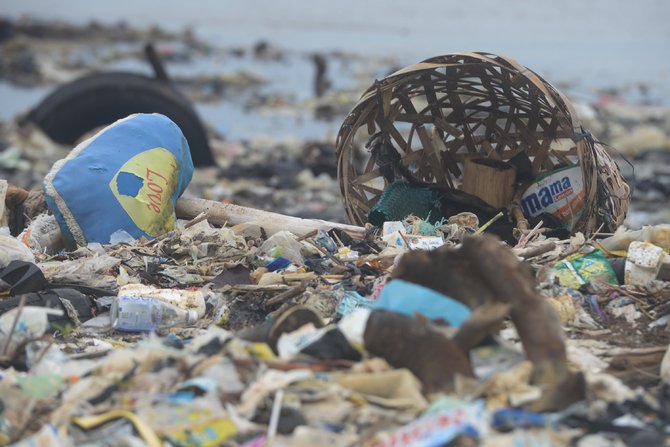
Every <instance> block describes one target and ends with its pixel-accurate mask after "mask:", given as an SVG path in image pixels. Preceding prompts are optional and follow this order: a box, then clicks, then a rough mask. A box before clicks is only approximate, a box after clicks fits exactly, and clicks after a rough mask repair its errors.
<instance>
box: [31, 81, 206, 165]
mask: <svg viewBox="0 0 670 447" xmlns="http://www.w3.org/2000/svg"><path fill="white" fill-rule="evenodd" d="M132 113H161V114H163V115H165V116H167V117H169V118H170V119H171V120H172V121H174V122H175V123H176V124H177V125H178V126H179V128H180V129H181V131H182V132H183V133H184V136H185V137H186V140H187V141H188V144H189V146H190V148H191V157H192V159H193V164H194V165H195V166H211V165H214V164H215V162H214V157H212V153H211V150H210V148H209V143H208V141H207V132H206V130H205V128H204V126H203V124H202V122H201V121H200V118H198V115H197V113H196V112H195V110H194V109H193V107H192V106H191V104H190V102H189V101H188V100H187V99H186V98H185V97H184V96H183V95H182V94H181V93H179V92H178V91H177V90H176V89H175V88H174V87H173V86H172V85H171V84H170V83H168V82H163V81H160V80H157V79H154V78H150V77H148V76H144V75H140V74H136V73H127V72H104V73H94V74H90V75H87V76H84V77H81V78H79V79H76V80H74V81H72V82H70V83H68V84H65V85H63V86H61V87H59V88H58V89H56V90H55V91H53V92H52V93H51V94H50V95H49V96H47V97H46V98H45V99H44V100H43V101H42V102H41V103H40V104H38V105H37V106H36V107H34V108H33V109H32V110H31V111H30V112H29V113H28V115H26V117H25V118H24V121H30V122H33V123H35V124H37V126H39V127H40V128H41V129H42V130H43V131H44V132H45V133H46V134H47V135H48V136H49V137H50V138H51V139H52V140H54V141H56V142H58V143H61V144H70V145H73V144H75V143H76V142H77V140H79V138H81V136H82V135H84V134H86V132H89V131H91V130H93V129H96V128H98V127H100V126H105V125H107V124H111V123H113V122H114V121H116V120H118V119H121V118H125V117H126V116H128V115H130V114H132Z"/></svg>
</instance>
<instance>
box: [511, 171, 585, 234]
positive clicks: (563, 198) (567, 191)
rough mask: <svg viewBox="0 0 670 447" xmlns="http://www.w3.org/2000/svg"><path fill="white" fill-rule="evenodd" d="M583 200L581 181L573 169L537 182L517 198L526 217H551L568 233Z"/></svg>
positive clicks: (581, 211) (539, 179)
mask: <svg viewBox="0 0 670 447" xmlns="http://www.w3.org/2000/svg"><path fill="white" fill-rule="evenodd" d="M584 197H585V193H584V179H583V176H582V171H581V168H580V167H579V166H578V165H576V166H569V167H567V168H563V169H559V170H556V171H553V172H551V173H549V174H547V175H545V176H543V177H540V178H538V179H537V180H536V181H535V183H533V184H532V185H531V186H530V187H529V188H528V189H527V190H526V192H524V193H523V196H521V205H522V206H523V214H524V215H525V216H526V217H533V216H538V215H540V214H542V213H551V214H553V215H554V216H556V217H558V218H559V219H560V220H561V221H562V222H563V223H564V224H565V228H566V229H568V230H572V229H573V227H574V226H575V224H576V223H577V220H578V219H579V217H580V216H581V215H582V213H583V212H584V204H585V200H584Z"/></svg>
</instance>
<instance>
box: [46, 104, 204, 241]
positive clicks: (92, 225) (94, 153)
mask: <svg viewBox="0 0 670 447" xmlns="http://www.w3.org/2000/svg"><path fill="white" fill-rule="evenodd" d="M192 176H193V161H192V160H191V151H190V149H189V147H188V143H187V142H186V138H184V134H183V133H182V132H181V130H180V129H179V127H178V126H177V125H176V124H175V123H174V122H172V120H170V119H169V118H168V117H166V116H164V115H160V114H137V115H130V116H128V117H126V118H124V119H121V120H119V121H117V122H115V123H114V124H111V125H109V126H107V127H106V128H104V129H103V130H101V131H100V132H98V133H97V134H96V135H95V136H94V137H92V138H90V139H88V140H86V141H84V142H82V143H81V144H79V145H78V146H77V147H76V148H74V149H73V150H72V151H71V152H70V153H69V154H68V156H67V157H66V158H64V159H63V160H59V161H57V162H56V163H55V164H54V166H53V167H52V168H51V171H50V172H49V174H47V176H46V177H45V179H44V183H43V185H42V186H43V190H44V194H45V200H46V202H47V205H48V206H49V209H50V210H51V211H52V212H53V213H54V215H55V216H56V219H57V220H58V223H59V225H60V227H61V230H62V232H63V235H64V236H65V239H66V241H67V242H68V245H69V246H70V247H72V246H75V245H86V244H87V243H89V242H100V243H103V244H107V243H109V239H110V236H111V235H112V234H113V233H114V232H116V231H118V230H125V231H126V232H128V233H129V234H130V235H131V236H133V237H134V238H136V239H138V238H140V237H142V236H145V237H147V238H149V239H151V238H155V237H157V236H160V235H161V234H164V233H166V232H168V231H170V230H172V229H173V228H174V222H175V219H176V216H175V206H176V203H177V199H178V198H179V197H180V196H181V195H182V193H183V192H184V190H185V189H186V187H187V186H188V183H189V182H190V181H191V177H192Z"/></svg>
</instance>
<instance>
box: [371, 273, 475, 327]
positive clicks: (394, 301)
mask: <svg viewBox="0 0 670 447" xmlns="http://www.w3.org/2000/svg"><path fill="white" fill-rule="evenodd" d="M374 307H375V308H376V309H386V310H390V311H393V312H398V313H401V314H404V315H408V316H410V317H411V316H413V315H414V314H415V313H419V314H422V315H424V316H426V317H427V318H429V319H431V320H437V319H443V320H444V321H446V322H448V323H449V324H450V325H452V326H454V327H458V326H460V325H461V324H463V322H464V321H465V320H467V319H468V317H469V316H470V313H471V312H470V308H468V307H467V306H466V305H465V304H463V303H461V302H460V301H456V300H455V299H453V298H451V297H448V296H446V295H443V294H441V293H439V292H436V291H435V290H433V289H430V288H428V287H424V286H421V285H419V284H415V283H412V282H408V281H403V280H402V279H394V280H392V281H390V282H389V283H388V284H386V286H384V288H383V289H382V291H381V293H380V294H379V298H378V299H377V302H376V303H375V305H374Z"/></svg>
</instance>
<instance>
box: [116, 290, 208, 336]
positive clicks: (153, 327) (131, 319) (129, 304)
mask: <svg viewBox="0 0 670 447" xmlns="http://www.w3.org/2000/svg"><path fill="white" fill-rule="evenodd" d="M110 318H111V321H112V328H114V329H116V330H117V331H122V332H153V331H157V330H158V329H165V328H171V327H179V326H181V327H183V326H191V325H193V323H195V322H196V321H197V320H198V313H197V312H196V311H195V310H185V309H181V308H179V307H177V306H175V305H173V304H169V303H166V302H164V301H161V300H159V299H156V298H149V297H138V296H125V295H122V296H119V297H118V298H117V299H115V300H114V302H113V303H112V308H111V310H110Z"/></svg>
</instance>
